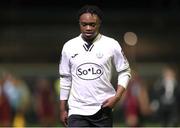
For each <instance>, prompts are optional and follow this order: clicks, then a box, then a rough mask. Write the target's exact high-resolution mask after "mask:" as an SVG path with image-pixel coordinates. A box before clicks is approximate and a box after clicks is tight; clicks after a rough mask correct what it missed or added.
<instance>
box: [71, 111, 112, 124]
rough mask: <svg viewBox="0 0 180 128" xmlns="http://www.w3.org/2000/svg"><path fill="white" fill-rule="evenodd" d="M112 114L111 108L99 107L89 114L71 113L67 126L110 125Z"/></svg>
mask: <svg viewBox="0 0 180 128" xmlns="http://www.w3.org/2000/svg"><path fill="white" fill-rule="evenodd" d="M112 125H113V115H112V109H111V108H101V109H100V110H99V111H98V112H97V113H95V114H94V115H90V116H83V115H71V116H70V117H69V118H68V127H112Z"/></svg>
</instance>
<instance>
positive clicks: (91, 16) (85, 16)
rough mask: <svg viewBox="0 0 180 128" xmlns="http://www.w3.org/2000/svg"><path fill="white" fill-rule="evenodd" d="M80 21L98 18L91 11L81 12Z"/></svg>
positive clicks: (93, 20) (92, 20)
mask: <svg viewBox="0 0 180 128" xmlns="http://www.w3.org/2000/svg"><path fill="white" fill-rule="evenodd" d="M79 20H80V21H81V22H90V21H91V22H96V21H97V20H99V17H98V16H97V15H96V14H92V13H83V14H82V15H81V16H80V19H79Z"/></svg>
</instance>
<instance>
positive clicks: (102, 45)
mask: <svg viewBox="0 0 180 128" xmlns="http://www.w3.org/2000/svg"><path fill="white" fill-rule="evenodd" d="M112 66H115V69H116V71H117V72H118V73H119V77H118V85H121V86H123V87H124V88H126V86H127V82H128V80H129V77H130V70H129V64H128V61H127V59H126V58H125V57H124V54H123V52H122V49H121V47H120V45H119V43H118V42H117V41H116V40H114V39H112V38H109V37H106V36H104V35H101V34H99V35H98V36H97V37H96V39H95V40H94V41H93V44H92V45H91V46H90V47H88V46H87V42H85V41H84V40H83V39H82V37H81V35H80V36H78V37H76V38H74V39H71V40H70V41H68V42H67V43H65V45H64V47H63V49H62V55H61V62H60V70H59V71H60V82H61V83H60V85H61V89H60V100H67V99H68V106H69V115H71V114H78V115H93V114H95V113H96V112H97V111H98V110H99V109H100V108H101V106H102V103H103V102H104V101H105V100H106V99H108V98H109V97H112V96H114V95H115V93H116V91H115V89H114V87H113V85H112V84H111V82H110V81H111V76H112Z"/></svg>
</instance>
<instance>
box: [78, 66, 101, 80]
mask: <svg viewBox="0 0 180 128" xmlns="http://www.w3.org/2000/svg"><path fill="white" fill-rule="evenodd" d="M102 74H103V68H102V67H101V66H100V65H98V64H96V63H84V64H81V65H79V66H78V67H77V69H76V75H77V76H78V77H79V78H81V79H83V80H94V79H97V78H99V77H100V76H101V75H102Z"/></svg>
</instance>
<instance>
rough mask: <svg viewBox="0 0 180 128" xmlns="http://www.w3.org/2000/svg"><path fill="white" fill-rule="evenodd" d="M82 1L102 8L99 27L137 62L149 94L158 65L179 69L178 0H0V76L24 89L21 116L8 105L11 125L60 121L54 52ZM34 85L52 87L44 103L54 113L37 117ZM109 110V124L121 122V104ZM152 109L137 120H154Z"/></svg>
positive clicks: (70, 30) (73, 25)
mask: <svg viewBox="0 0 180 128" xmlns="http://www.w3.org/2000/svg"><path fill="white" fill-rule="evenodd" d="M84 4H96V5H98V6H99V7H100V8H101V9H102V10H103V12H104V20H103V24H102V28H101V31H102V33H103V34H106V35H108V36H111V37H113V38H115V39H116V40H118V41H119V42H120V45H121V46H122V48H123V49H124V52H125V54H126V56H127V58H128V60H129V62H130V65H132V66H133V67H136V68H137V70H138V72H139V74H140V76H141V77H142V79H143V81H144V83H145V86H147V88H148V94H149V97H150V94H151V91H150V90H151V88H152V86H153V85H154V83H155V81H156V79H157V78H159V77H160V75H161V70H162V67H163V66H164V65H166V64H170V65H172V64H173V65H174V66H175V67H176V69H177V70H176V71H179V68H180V67H179V66H180V50H179V48H180V43H179V41H180V39H179V36H180V1H179V0H148V1H144V0H134V1H131V0H126V1H125V0H123V1H122V0H120V1H116V0H111V1H108V0H74V1H71V0H44V1H40V0H6V1H5V0H3V1H0V76H1V77H0V79H2V81H3V78H4V76H5V75H7V74H11V75H12V76H13V78H14V79H16V81H17V79H18V80H21V81H23V83H24V85H26V86H27V88H28V90H29V93H30V96H29V97H30V98H27V99H28V100H29V101H28V102H29V104H28V106H29V107H26V109H25V110H24V111H23V110H22V111H23V112H22V111H20V112H19V113H24V114H23V116H19V118H18V116H17V115H16V114H14V113H16V112H14V111H16V110H17V107H16V109H15V110H12V111H11V116H14V117H16V120H15V119H14V118H13V119H11V122H13V123H12V125H18V124H22V125H23V122H24V123H25V124H24V125H25V126H61V124H60V122H59V112H58V111H59V110H58V91H57V90H56V86H57V85H58V83H56V82H57V80H58V77H59V75H58V66H59V60H60V53H61V49H62V46H63V44H64V43H65V42H66V41H67V40H69V39H71V38H72V37H75V36H77V35H79V26H78V21H77V18H76V13H77V11H78V9H79V8H80V7H81V6H82V5H84ZM178 80H179V76H178ZM40 81H41V82H42V81H43V82H42V83H41V82H40ZM2 83H3V82H2ZM0 84H1V83H0ZM38 85H39V86H40V87H39V86H38ZM37 86H38V87H39V88H41V86H43V87H44V86H46V87H47V86H49V87H50V88H51V89H52V95H51V96H50V97H51V98H50V99H51V100H49V103H52V102H53V103H54V104H53V105H52V104H48V105H49V106H48V105H46V106H47V108H48V109H49V110H51V109H53V110H55V112H54V116H55V118H54V117H52V116H49V117H48V116H47V118H45V119H44V118H42V116H45V115H43V114H44V113H43V112H42V113H43V114H42V113H40V112H39V111H40V110H39V109H42V108H41V107H39V106H40V105H39V104H38V103H39V102H40V101H36V100H41V98H42V97H41V98H39V96H37V93H38V92H36V91H37V90H38V89H39V88H38V87H37ZM37 88H38V89H37ZM39 90H40V89H39ZM56 91H57V93H56ZM48 94H51V93H50V92H49V93H48ZM11 95H15V94H13V92H12V93H11ZM46 96H47V95H46ZM27 97H28V96H27ZM47 103H48V102H47ZM38 105H39V106H38ZM20 106H22V104H20ZM37 106H38V107H37ZM51 107H52V108H51ZM53 107H54V108H53ZM47 108H46V109H47ZM13 109H14V108H13ZM18 110H19V109H18ZM115 111H116V113H115V117H116V118H115V123H116V124H115V125H116V126H122V125H125V119H124V115H123V114H121V113H122V111H123V110H122V106H121V104H120V105H118V106H117V108H116V109H115ZM38 112H39V113H38ZM45 113H46V112H45ZM49 113H51V114H52V113H53V111H52V112H49ZM51 114H50V115H51ZM154 115H156V113H153V114H151V115H148V116H144V117H143V118H144V119H143V121H144V122H143V125H144V126H157V125H160V122H158V119H157V120H153V119H154V117H155V116H154ZM51 117H52V118H51ZM41 118H42V119H41ZM50 118H51V119H50ZM155 119H156V118H155ZM17 120H18V121H17ZM47 120H48V121H47ZM49 120H52V121H49ZM178 120H179V117H178ZM17 122H18V123H17ZM5 124H6V123H5ZM7 124H8V123H7ZM9 125H11V124H9ZM0 126H3V124H1V123H0Z"/></svg>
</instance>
